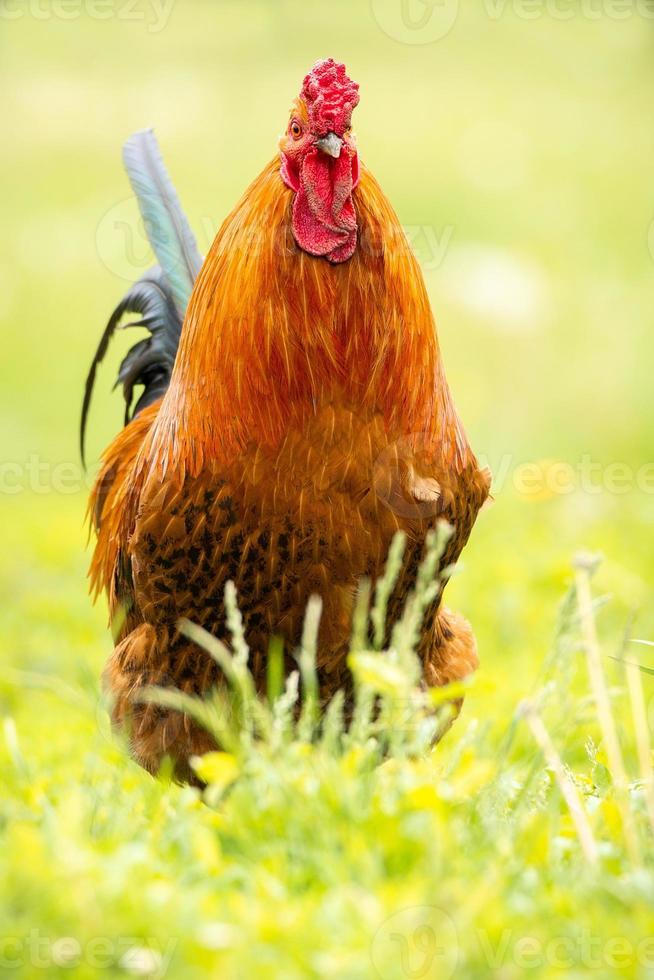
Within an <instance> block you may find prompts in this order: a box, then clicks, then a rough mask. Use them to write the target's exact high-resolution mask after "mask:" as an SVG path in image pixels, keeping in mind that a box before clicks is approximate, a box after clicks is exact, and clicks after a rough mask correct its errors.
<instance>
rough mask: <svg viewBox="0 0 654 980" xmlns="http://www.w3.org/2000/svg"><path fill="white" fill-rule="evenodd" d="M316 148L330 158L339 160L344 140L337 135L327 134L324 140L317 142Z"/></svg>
mask: <svg viewBox="0 0 654 980" xmlns="http://www.w3.org/2000/svg"><path fill="white" fill-rule="evenodd" d="M316 146H317V147H318V149H319V150H322V152H323V153H327V154H328V156H330V157H334V158H335V159H338V157H340V155H341V149H342V147H343V140H342V139H341V138H340V136H337V135H336V133H327V135H326V136H323V137H322V139H319V140H316Z"/></svg>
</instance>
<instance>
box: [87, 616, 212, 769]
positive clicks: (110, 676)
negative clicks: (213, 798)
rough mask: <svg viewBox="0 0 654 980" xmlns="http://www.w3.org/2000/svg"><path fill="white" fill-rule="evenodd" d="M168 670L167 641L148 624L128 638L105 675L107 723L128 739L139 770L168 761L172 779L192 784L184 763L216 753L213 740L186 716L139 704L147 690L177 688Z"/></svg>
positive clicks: (188, 767)
mask: <svg viewBox="0 0 654 980" xmlns="http://www.w3.org/2000/svg"><path fill="white" fill-rule="evenodd" d="M168 667H169V659H168V657H167V638H166V637H158V636H157V633H156V631H155V629H154V628H153V627H152V626H150V625H149V624H147V623H143V624H141V625H140V626H138V627H136V629H134V630H132V632H131V633H128V634H127V636H126V637H125V638H124V639H123V640H121V642H120V643H119V644H118V646H117V647H116V648H115V650H114V652H113V654H112V655H111V657H110V658H109V662H108V664H107V667H106V670H105V673H104V682H105V688H106V690H107V692H108V694H109V697H110V700H111V704H112V709H111V718H112V722H113V725H114V727H115V728H116V729H117V730H119V731H121V732H122V733H124V734H125V735H126V736H127V737H128V739H129V743H130V749H131V752H132V755H133V756H134V758H135V759H136V761H137V762H138V763H139V764H140V765H142V766H143V768H144V769H147V770H148V772H151V773H152V774H155V773H157V772H158V771H159V768H160V767H161V763H162V762H163V760H164V759H165V758H169V759H170V760H171V761H172V763H173V774H174V777H175V778H176V779H178V780H180V781H184V782H191V783H197V778H196V777H195V776H194V773H193V770H192V769H191V767H190V764H189V759H190V758H191V756H194V755H202V754H203V753H205V752H208V751H211V750H212V749H215V748H216V745H215V743H214V741H213V739H212V738H211V736H210V735H208V734H207V732H205V731H204V730H203V729H201V728H199V727H198V726H197V725H196V724H195V723H194V722H192V721H191V719H190V718H189V717H188V716H187V715H184V714H181V713H180V712H178V711H172V710H170V709H169V708H165V707H162V706H161V705H158V704H154V703H144V702H143V700H142V696H143V694H144V691H145V689H146V688H148V687H151V686H156V687H173V688H175V687H177V686H178V685H176V684H175V683H174V679H173V678H172V677H171V676H170V673H169V669H168ZM188 693H198V692H195V691H189V692H188Z"/></svg>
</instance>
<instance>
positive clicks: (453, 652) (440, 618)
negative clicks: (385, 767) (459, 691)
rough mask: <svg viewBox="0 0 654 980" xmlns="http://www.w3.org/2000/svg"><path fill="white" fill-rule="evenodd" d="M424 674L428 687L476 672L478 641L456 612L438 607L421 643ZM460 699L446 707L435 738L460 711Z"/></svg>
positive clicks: (446, 729)
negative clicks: (423, 641) (426, 634)
mask: <svg viewBox="0 0 654 980" xmlns="http://www.w3.org/2000/svg"><path fill="white" fill-rule="evenodd" d="M422 659H423V676H424V682H425V684H426V686H427V687H443V686H444V685H446V684H452V683H453V682H455V681H460V680H463V679H464V678H466V677H469V676H470V675H471V674H473V673H474V672H475V670H476V669H477V666H478V664H479V658H478V656H477V641H476V640H475V636H474V633H473V632H472V629H471V627H470V624H469V623H468V621H467V620H466V619H464V617H463V616H461V615H459V613H455V612H452V610H451V609H448V608H447V607H445V606H441V608H440V609H439V610H438V612H437V614H436V616H435V617H434V625H433V628H432V630H431V631H430V633H429V634H428V642H426V643H425V644H424V646H423V652H422ZM462 705H463V698H462V697H458V698H454V699H452V701H450V702H449V703H448V704H447V705H446V706H445V707H446V709H447V710H446V712H445V714H444V719H443V725H442V727H441V728H440V729H439V731H438V735H437V738H436V741H438V740H440V739H441V738H442V737H443V735H444V734H445V733H446V732H447V731H448V729H449V728H450V727H451V726H452V724H453V723H454V721H455V720H456V718H457V717H458V715H459V712H460V711H461V706H462Z"/></svg>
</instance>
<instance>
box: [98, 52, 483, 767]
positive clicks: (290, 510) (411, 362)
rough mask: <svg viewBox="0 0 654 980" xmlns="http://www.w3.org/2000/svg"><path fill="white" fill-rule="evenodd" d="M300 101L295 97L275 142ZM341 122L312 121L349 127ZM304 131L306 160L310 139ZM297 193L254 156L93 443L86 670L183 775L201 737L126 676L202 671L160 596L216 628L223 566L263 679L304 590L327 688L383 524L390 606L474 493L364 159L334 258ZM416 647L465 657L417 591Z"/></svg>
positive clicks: (475, 502) (462, 442)
mask: <svg viewBox="0 0 654 980" xmlns="http://www.w3.org/2000/svg"><path fill="white" fill-rule="evenodd" d="M327 64H329V63H327ZM332 64H333V63H332ZM308 77H309V76H308ZM345 77H346V76H345ZM348 91H351V90H348ZM350 111H351V110H350ZM309 115H310V113H308V112H307V109H306V106H303V104H302V103H301V102H299V103H298V102H296V103H295V105H294V107H293V110H292V113H291V121H290V122H289V133H288V134H287V136H285V137H284V138H283V139H282V143H281V150H282V162H283V160H284V156H283V155H284V153H285V150H286V147H287V144H288V147H289V152H290V151H291V150H292V149H293V147H292V141H293V140H294V139H295V136H294V135H293V134H294V133H296V130H295V128H293V127H294V126H296V125H297V126H303V127H307V126H308V116H309ZM332 122H333V120H332ZM344 123H348V125H347V126H345V125H343V126H342V127H341V128H342V130H343V131H342V132H337V131H335V130H331V136H333V135H334V132H336V137H335V138H337V139H338V140H340V141H341V145H344V144H347V143H349V141H351V145H352V146H353V147H354V142H353V138H352V137H351V131H350V129H349V119H345V120H344ZM331 136H330V137H329V139H330V140H331ZM306 138H307V141H310V140H314V141H315V140H316V139H320V138H321V139H322V140H323V142H324V140H325V137H324V135H323V136H322V137H321V134H320V133H316V132H312V133H309V132H307V135H306ZM327 146H328V148H329V147H331V148H332V149H333V146H332V144H331V143H328V144H327ZM334 146H335V147H336V149H338V146H337V144H334ZM310 152H311V154H316V157H315V159H318V156H317V154H318V153H319V152H320V151H319V150H316V149H315V147H314V144H312V146H311V150H310ZM352 153H353V154H355V153H356V150H355V149H353V150H352ZM353 159H354V157H353ZM320 163H321V165H322V164H323V160H322V157H321V158H320ZM328 163H329V167H331V163H330V162H329V161H328ZM324 172H325V173H326V174H330V173H331V172H332V171H331V170H330V169H329V168H328V166H327V165H325V167H324ZM353 172H354V171H353ZM321 175H322V171H321V172H320V174H319V179H321V180H322V176H321ZM325 180H327V181H328V180H329V177H326V178H325ZM299 193H301V192H297V193H296V192H295V191H294V189H293V187H292V186H288V183H287V182H285V181H284V180H282V179H281V177H280V160H279V158H276V159H274V160H273V161H271V163H270V164H268V166H267V167H266V168H265V169H264V170H263V172H262V173H261V174H260V176H259V177H257V178H256V180H255V181H254V182H253V183H252V184H251V186H250V187H249V188H248V190H247V191H246V192H245V194H244V195H243V197H242V199H241V200H240V202H239V203H238V204H237V205H236V207H235V208H234V210H233V212H232V213H231V214H230V215H229V217H228V218H227V219H226V220H225V222H224V223H223V225H222V227H221V229H220V230H219V232H218V234H217V236H216V238H215V241H214V243H213V245H212V247H211V250H210V252H209V254H208V255H207V257H206V259H205V261H204V264H203V266H202V269H201V271H200V274H199V276H198V278H197V281H196V283H195V287H194V289H193V293H192V296H191V300H190V304H189V307H188V310H187V313H186V317H185V320H184V325H183V329H182V332H181V338H180V342H179V348H178V351H177V356H176V358H175V363H174V368H173V370H172V376H171V378H170V383H169V385H168V387H167V390H166V391H165V394H164V395H163V397H162V398H160V399H159V400H158V401H155V402H154V403H153V404H151V405H149V406H148V407H146V408H144V409H143V410H142V411H141V412H140V413H139V414H138V415H137V416H136V418H134V419H133V420H132V421H131V422H130V423H129V424H128V425H127V426H126V428H125V429H124V430H123V431H122V432H121V433H120V434H119V436H118V437H117V438H116V439H115V441H114V442H113V443H112V444H111V446H110V447H109V448H108V449H107V451H106V453H105V454H104V457H103V466H102V470H101V474H100V477H99V479H98V482H97V484H96V486H95V488H94V491H93V495H92V499H91V513H92V515H93V520H94V525H95V527H96V529H97V543H96V547H95V552H94V556H93V562H92V567H91V578H92V584H93V587H94V589H95V590H96V592H99V591H101V590H103V589H104V590H106V591H107V593H108V595H109V600H110V607H111V612H112V617H113V618H114V619H119V623H118V629H117V633H118V635H117V646H116V649H115V650H114V652H113V654H112V657H111V658H110V661H109V665H108V667H107V672H106V680H107V685H108V688H109V690H110V692H111V694H112V696H113V699H114V719H115V721H116V722H117V723H119V724H123V723H126V722H129V726H130V731H131V740H132V747H133V752H134V754H135V756H136V758H137V759H138V760H139V761H140V762H141V763H142V764H143V765H144V766H145V767H146V768H148V769H149V770H151V771H155V770H156V769H157V768H158V766H159V764H160V762H161V759H162V757H163V756H164V755H166V754H169V755H171V756H172V757H173V759H174V761H175V764H176V768H177V773H178V775H179V776H180V777H182V778H184V777H187V776H188V775H189V770H188V758H189V756H190V755H191V754H194V753H198V752H201V751H204V750H205V749H207V748H208V747H209V746H210V744H211V743H210V740H209V739H208V737H207V736H206V734H204V733H203V732H201V731H200V730H199V729H197V728H196V727H195V726H194V725H193V724H192V723H190V722H189V721H188V720H186V719H185V720H184V721H183V722H182V721H180V718H179V717H176V716H175V715H174V713H171V712H168V711H167V710H163V709H161V708H155V707H153V706H152V705H148V706H145V705H143V704H140V703H137V701H136V699H135V697H134V695H135V693H138V692H141V691H142V689H143V688H144V687H145V686H147V685H150V684H165V685H175V686H177V687H179V688H180V689H182V690H184V691H186V692H188V693H193V694H202V693H204V692H206V691H207V689H208V688H210V687H211V686H212V685H214V684H217V683H220V682H221V679H220V676H219V675H218V672H217V668H216V666H215V664H214V663H213V661H211V660H210V658H209V657H208V656H207V655H206V654H205V653H203V651H202V650H200V649H199V648H197V647H195V646H194V645H193V644H192V643H191V642H190V641H189V640H188V639H186V638H184V637H182V636H181V635H180V634H179V633H178V631H177V623H178V621H179V619H180V618H181V617H187V618H188V619H190V620H192V621H194V622H198V623H200V624H202V625H203V626H205V627H206V628H207V629H209V630H210V631H211V632H213V633H214V634H215V635H218V636H221V635H223V636H224V634H225V619H224V608H223V602H222V594H223V589H224V585H225V583H226V582H227V581H228V580H230V579H231V580H233V581H234V582H235V584H236V587H237V591H238V597H239V604H240V607H241V610H242V613H243V619H244V625H245V630H246V637H247V639H248V642H249V645H250V648H251V651H252V652H251V668H252V670H253V673H254V676H255V680H256V681H257V683H258V684H260V685H261V686H262V687H263V685H264V683H265V674H266V652H267V645H268V640H269V637H271V636H272V635H279V636H281V637H282V638H283V640H284V642H285V648H286V653H287V661H288V663H287V666H288V668H289V669H291V668H292V666H293V661H292V654H293V651H294V649H295V647H296V646H297V643H298V640H299V635H300V630H301V624H302V619H303V614H304V608H305V605H306V602H307V599H308V598H309V596H310V595H311V594H312V593H314V592H317V593H319V594H320V595H321V596H322V598H323V603H324V612H323V616H322V621H321V627H320V637H319V657H318V672H319V679H320V683H321V694H322V697H323V698H324V699H327V698H329V697H330V696H331V694H332V693H333V692H334V691H335V690H336V689H337V688H338V687H345V688H346V690H347V689H348V687H349V684H350V681H349V675H348V672H347V669H346V656H347V652H348V640H349V633H350V617H351V612H352V606H353V598H354V594H355V590H356V587H357V584H358V582H359V580H360V578H361V577H362V576H369V577H370V578H372V579H373V580H374V579H375V578H376V577H377V576H378V575H379V574H380V573H381V572H382V570H383V565H384V561H385V557H386V553H387V550H388V547H389V544H390V542H391V539H392V537H393V534H394V533H395V532H396V531H397V530H398V529H402V530H404V531H405V532H406V534H407V536H408V547H407V551H406V554H405V559H404V570H403V573H402V575H401V577H400V581H399V583H398V586H397V587H396V592H395V594H394V598H393V602H392V607H393V609H395V610H397V609H398V608H399V607H400V604H401V602H402V600H403V598H404V596H405V595H406V594H407V593H408V591H409V589H410V588H411V586H412V584H413V581H414V578H415V570H416V567H417V564H418V562H419V560H420V557H421V556H422V553H423V546H424V538H425V534H426V533H427V531H428V529H429V528H430V527H433V526H434V523H435V521H436V520H437V519H439V518H443V519H445V520H447V521H448V522H449V523H450V524H451V525H452V526H453V527H454V534H453V536H452V538H451V539H450V541H449V543H448V547H447V551H446V554H445V555H444V556H443V559H442V565H446V564H450V563H452V562H453V561H455V560H456V559H457V557H458V555H459V553H460V551H461V549H462V547H463V545H464V544H465V542H466V540H467V537H468V534H469V533H470V530H471V528H472V525H473V523H474V520H475V517H476V514H477V512H478V510H479V508H480V507H481V505H482V503H483V502H484V500H485V498H486V496H487V494H488V486H489V476H488V473H487V472H486V471H480V470H479V468H478V466H477V462H476V460H475V457H474V455H473V453H472V452H471V450H470V448H469V446H468V443H467V440H466V438H465V434H464V432H463V429H462V427H461V424H460V422H459V419H458V417H457V414H456V411H455V409H454V406H453V403H452V399H451V396H450V392H449V389H448V386H447V382H446V380H445V375H444V371H443V366H442V362H441V358H440V353H439V348H438V342H437V337H436V331H435V326H434V322H433V317H432V313H431V309H430V305H429V301H428V297H427V293H426V289H425V285H424V282H423V278H422V275H421V272H420V269H419V267H418V264H417V262H416V260H415V258H414V256H413V255H412V253H411V251H410V248H409V246H408V243H407V241H406V239H405V236H404V234H403V232H402V230H401V227H400V224H399V221H398V219H397V216H396V215H395V213H394V211H393V209H392V207H391V206H390V204H389V202H388V201H387V199H386V197H385V196H384V194H383V193H382V191H381V189H380V187H379V185H378V184H377V182H376V181H375V179H374V177H373V176H372V175H371V174H370V173H369V172H368V171H367V170H366V169H365V168H364V167H363V166H361V167H359V165H358V160H357V162H356V180H355V181H353V182H352V187H351V200H352V204H353V207H354V212H355V214H356V247H355V248H354V251H353V254H352V255H351V257H348V258H345V259H337V258H336V257H335V256H336V255H337V253H334V254H333V255H332V256H331V257H328V258H326V257H324V254H321V255H311V254H308V252H307V251H305V250H303V249H302V248H300V247H298V245H297V244H296V243H297V240H298V237H299V234H300V233H299V232H297V228H296V226H295V224H294V217H295V215H296V213H297V212H296V211H294V208H296V207H297V204H296V197H297V195H298V194H299ZM331 203H332V202H331V198H330V206H331ZM313 204H314V202H313V201H310V207H311V208H313ZM320 207H321V200H318V202H317V204H316V208H317V209H320ZM311 214H312V212H309V217H308V218H306V219H303V220H305V227H308V228H309V231H308V234H309V235H311V234H312V226H311V220H312V218H311ZM344 224H345V220H344ZM347 228H348V231H347V234H349V235H350V240H351V234H352V233H351V231H350V228H351V225H350V224H348V225H347ZM328 234H331V231H328ZM344 234H345V233H344ZM317 247H318V246H317ZM326 247H327V246H325V248H326ZM339 247H340V246H339ZM419 654H420V657H421V658H422V661H423V664H424V676H425V680H426V682H427V683H429V684H443V683H446V682H449V681H451V680H454V679H458V678H460V677H462V676H465V675H467V674H469V673H470V672H471V671H472V670H473V669H474V668H475V666H476V662H477V657H476V650H475V644H474V638H473V636H472V633H471V632H470V629H469V627H468V625H467V623H465V621H464V620H462V619H461V618H460V617H457V616H455V615H454V614H452V613H450V612H449V611H447V610H445V609H444V608H443V607H442V606H439V605H438V604H437V605H436V606H435V607H434V608H433V609H431V610H430V611H429V614H428V616H427V620H426V622H425V624H424V629H423V636H422V642H421V645H420V650H419Z"/></svg>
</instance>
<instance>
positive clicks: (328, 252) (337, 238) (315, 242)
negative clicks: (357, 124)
mask: <svg viewBox="0 0 654 980" xmlns="http://www.w3.org/2000/svg"><path fill="white" fill-rule="evenodd" d="M281 174H282V178H283V179H284V182H285V183H286V184H287V185H288V186H289V187H291V188H292V190H294V191H295V192H296V194H295V200H294V201H293V222H292V223H293V235H294V237H295V241H296V242H297V244H298V245H299V247H300V248H301V249H303V251H305V252H308V253H309V254H310V255H322V256H324V257H325V258H326V259H328V260H329V261H330V262H334V263H336V262H345V261H346V260H347V259H349V258H350V257H351V256H352V254H353V253H354V250H355V248H356V244H357V218H356V211H355V209H354V202H353V200H352V191H353V190H354V188H355V186H356V184H357V183H358V176H359V165H358V159H357V154H356V152H355V151H354V150H352V149H351V148H350V147H348V146H343V149H342V151H341V154H340V156H339V157H338V158H337V159H334V158H333V157H330V156H327V155H326V154H325V153H323V152H321V151H320V150H318V149H316V148H315V147H313V148H312V149H310V150H309V152H308V153H307V154H306V156H305V157H304V160H303V161H302V165H301V171H300V173H299V174H298V172H297V169H296V168H295V167H294V166H293V163H292V162H291V161H289V160H288V159H287V158H286V157H285V156H283V157H282V169H281Z"/></svg>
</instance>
